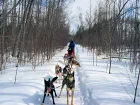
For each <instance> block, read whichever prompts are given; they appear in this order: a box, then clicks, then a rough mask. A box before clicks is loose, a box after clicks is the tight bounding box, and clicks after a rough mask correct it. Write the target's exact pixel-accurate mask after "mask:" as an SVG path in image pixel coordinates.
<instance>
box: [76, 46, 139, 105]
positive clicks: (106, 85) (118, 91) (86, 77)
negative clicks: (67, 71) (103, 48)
mask: <svg viewBox="0 0 140 105" xmlns="http://www.w3.org/2000/svg"><path fill="white" fill-rule="evenodd" d="M79 51H81V53H80V55H79V60H80V63H81V65H82V67H80V68H78V70H77V72H78V75H79V82H80V87H81V93H82V95H83V101H84V102H85V103H84V105H140V94H138V95H137V101H136V103H135V104H134V103H133V97H134V87H133V86H132V83H131V82H133V83H136V78H134V77H133V78H131V81H130V77H129V75H128V74H127V70H126V69H128V68H127V67H128V66H126V65H124V64H119V63H120V62H117V63H116V64H115V63H114V64H112V73H111V74H108V73H106V70H107V59H102V58H100V57H98V63H97V66H96V63H94V66H93V55H92V53H89V54H88V50H87V49H84V50H83V48H82V47H81V48H80V47H79ZM133 79H135V80H134V81H133ZM139 91H140V89H139ZM138 93H139V92H138Z"/></svg>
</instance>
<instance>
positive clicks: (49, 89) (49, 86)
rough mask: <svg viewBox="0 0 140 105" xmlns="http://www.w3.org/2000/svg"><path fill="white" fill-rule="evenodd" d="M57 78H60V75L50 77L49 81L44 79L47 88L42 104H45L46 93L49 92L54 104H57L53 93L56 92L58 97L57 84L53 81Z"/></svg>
mask: <svg viewBox="0 0 140 105" xmlns="http://www.w3.org/2000/svg"><path fill="white" fill-rule="evenodd" d="M57 78H58V77H54V78H53V79H52V80H50V78H49V79H48V81H47V80H45V79H44V84H45V89H44V97H43V100H42V104H41V105H44V101H45V97H46V94H47V95H48V96H49V94H50V95H51V97H52V100H53V105H55V101H54V95H53V93H55V96H56V97H57V94H56V91H55V86H54V85H53V82H54V81H55V80H56V79H57Z"/></svg>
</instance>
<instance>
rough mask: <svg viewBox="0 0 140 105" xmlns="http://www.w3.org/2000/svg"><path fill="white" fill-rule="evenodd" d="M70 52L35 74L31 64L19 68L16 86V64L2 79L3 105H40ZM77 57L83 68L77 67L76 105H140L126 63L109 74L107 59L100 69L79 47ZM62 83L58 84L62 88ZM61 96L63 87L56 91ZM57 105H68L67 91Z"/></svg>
mask: <svg viewBox="0 0 140 105" xmlns="http://www.w3.org/2000/svg"><path fill="white" fill-rule="evenodd" d="M66 51H67V50H66V49H64V50H62V51H59V52H57V54H56V55H55V56H54V57H53V59H52V60H51V61H50V62H46V63H45V64H44V65H40V66H38V67H37V68H36V69H35V71H33V70H32V66H31V65H30V64H28V65H26V66H23V67H21V66H20V67H19V68H18V75H17V81H16V84H14V79H15V73H16V67H15V66H13V64H14V63H11V64H9V66H8V68H7V69H6V70H5V71H4V72H2V75H0V105H40V104H41V101H42V98H43V91H44V81H43V79H44V78H45V77H46V76H48V75H51V76H54V68H55V65H56V64H57V63H58V64H59V65H60V66H62V67H64V63H63V55H64V53H65V52H66ZM76 51H77V52H76V54H77V56H78V61H79V62H80V64H81V65H82V66H81V67H80V68H78V67H75V68H74V70H75V71H76V76H75V78H76V88H75V95H74V105H140V88H139V89H138V93H139V94H138V95H137V99H136V104H134V103H133V97H134V86H135V84H136V78H135V77H134V76H132V75H130V73H129V64H128V63H127V62H126V61H123V62H119V61H114V62H113V65H112V73H111V74H108V73H106V70H107V62H108V61H107V59H102V57H101V56H100V57H98V61H97V66H96V64H95V65H94V66H93V57H92V52H88V51H87V49H84V50H83V48H81V47H80V46H77V50H76ZM60 85H61V83H55V86H56V87H57V86H60ZM139 87H140V85H139ZM56 91H57V94H58V93H59V91H60V87H59V88H57V89H56ZM55 102H56V105H66V89H65V88H64V89H63V91H62V97H61V98H55ZM45 105H52V99H51V97H46V100H45Z"/></svg>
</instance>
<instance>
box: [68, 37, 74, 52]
mask: <svg viewBox="0 0 140 105" xmlns="http://www.w3.org/2000/svg"><path fill="white" fill-rule="evenodd" d="M74 49H75V42H74V41H73V40H71V41H70V43H69V46H68V54H69V55H74Z"/></svg>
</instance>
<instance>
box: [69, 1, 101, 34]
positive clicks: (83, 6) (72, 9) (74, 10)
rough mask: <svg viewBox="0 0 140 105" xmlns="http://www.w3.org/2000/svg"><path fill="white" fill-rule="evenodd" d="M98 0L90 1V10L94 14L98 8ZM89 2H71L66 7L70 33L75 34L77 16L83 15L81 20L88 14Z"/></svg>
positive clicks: (77, 21) (77, 22)
mask: <svg viewBox="0 0 140 105" xmlns="http://www.w3.org/2000/svg"><path fill="white" fill-rule="evenodd" d="M99 1H100V0H91V9H92V11H93V12H94V11H95V9H96V8H97V6H98V3H99ZM89 8H90V0H75V1H74V0H73V2H71V3H70V4H69V6H68V17H69V21H70V31H71V32H75V31H76V29H77V26H78V24H79V14H80V13H82V14H83V19H85V15H87V12H89V10H90V9H89Z"/></svg>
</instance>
